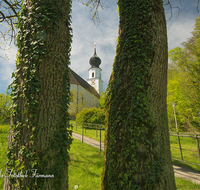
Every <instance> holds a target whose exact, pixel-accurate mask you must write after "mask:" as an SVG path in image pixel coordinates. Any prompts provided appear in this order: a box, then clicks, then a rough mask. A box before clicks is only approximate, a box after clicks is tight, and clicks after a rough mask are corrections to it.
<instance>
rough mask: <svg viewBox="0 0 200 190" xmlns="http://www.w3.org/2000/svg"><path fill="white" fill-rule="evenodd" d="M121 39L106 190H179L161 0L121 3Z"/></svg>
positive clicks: (110, 100)
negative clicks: (169, 114) (169, 113)
mask: <svg viewBox="0 0 200 190" xmlns="http://www.w3.org/2000/svg"><path fill="white" fill-rule="evenodd" d="M118 7H119V17H120V23H119V37H118V44H117V50H116V57H115V61H114V64H113V71H112V74H111V77H110V81H109V84H108V88H107V90H108V95H107V96H106V106H105V108H106V126H105V127H106V130H105V131H106V132H105V142H104V143H105V149H104V169H103V174H102V190H110V189H113V190H114V189H116V190H121V189H143V190H145V189H148V190H149V189H154V190H175V189H176V185H175V180H174V173H173V167H172V161H171V152H170V142H169V131H168V120H167V104H166V98H167V67H168V50H167V33H166V20H165V15H164V9H163V1H162V0H148V1H147V0H141V1H136V0H135V1H133V0H118Z"/></svg>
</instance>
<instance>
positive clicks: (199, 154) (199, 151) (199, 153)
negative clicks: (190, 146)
mask: <svg viewBox="0 0 200 190" xmlns="http://www.w3.org/2000/svg"><path fill="white" fill-rule="evenodd" d="M195 137H196V143H197V152H198V157H199V164H200V150H199V139H198V138H197V134H196V135H195Z"/></svg>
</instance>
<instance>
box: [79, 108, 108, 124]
mask: <svg viewBox="0 0 200 190" xmlns="http://www.w3.org/2000/svg"><path fill="white" fill-rule="evenodd" d="M76 121H78V122H84V123H94V124H102V125H105V112H104V110H103V109H100V108H84V109H83V110H82V111H81V112H79V113H78V114H77V116H76Z"/></svg>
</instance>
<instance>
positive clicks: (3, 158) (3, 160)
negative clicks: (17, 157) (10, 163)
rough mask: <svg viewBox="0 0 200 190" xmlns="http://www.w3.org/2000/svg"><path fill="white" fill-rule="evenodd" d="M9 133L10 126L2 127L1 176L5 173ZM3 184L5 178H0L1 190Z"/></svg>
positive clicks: (0, 144) (0, 140)
mask: <svg viewBox="0 0 200 190" xmlns="http://www.w3.org/2000/svg"><path fill="white" fill-rule="evenodd" d="M8 131H9V125H0V171H1V173H0V175H4V173H5V165H6V148H7V138H8ZM3 182H4V178H1V177H0V189H3Z"/></svg>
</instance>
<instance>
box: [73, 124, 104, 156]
mask: <svg viewBox="0 0 200 190" xmlns="http://www.w3.org/2000/svg"><path fill="white" fill-rule="evenodd" d="M77 125H81V127H82V143H83V137H84V129H85V134H86V130H87V129H88V128H89V129H96V137H98V130H99V131H100V145H99V149H100V153H101V131H102V130H103V131H104V130H105V128H102V127H97V126H104V125H102V124H94V123H82V122H76V130H77ZM93 126H96V127H93Z"/></svg>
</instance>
